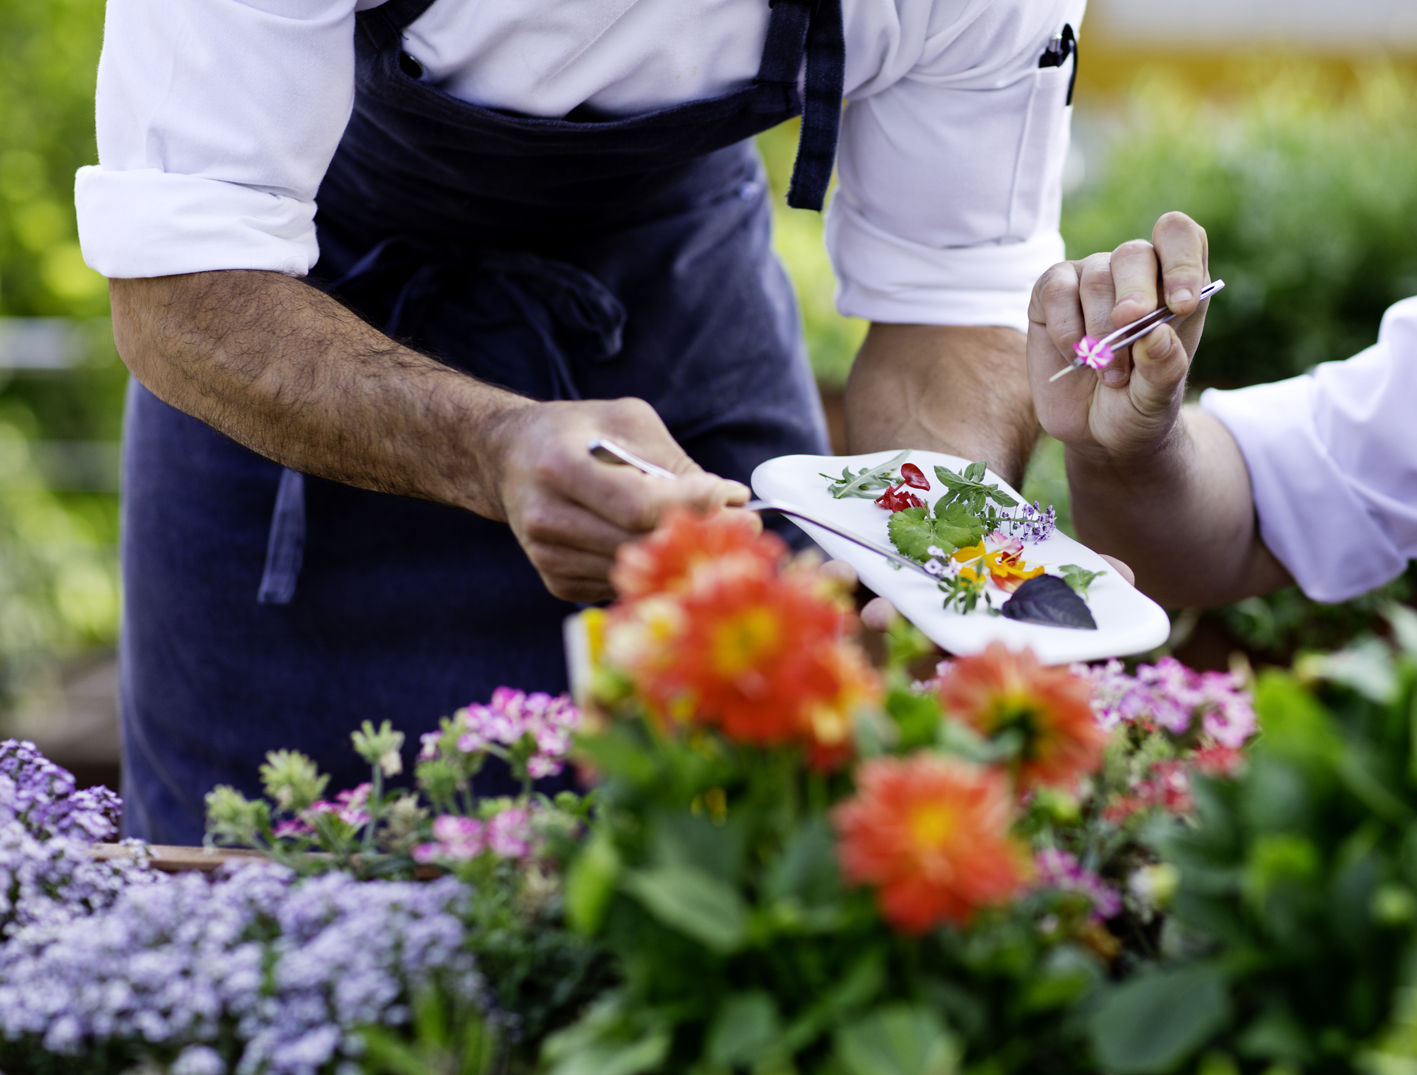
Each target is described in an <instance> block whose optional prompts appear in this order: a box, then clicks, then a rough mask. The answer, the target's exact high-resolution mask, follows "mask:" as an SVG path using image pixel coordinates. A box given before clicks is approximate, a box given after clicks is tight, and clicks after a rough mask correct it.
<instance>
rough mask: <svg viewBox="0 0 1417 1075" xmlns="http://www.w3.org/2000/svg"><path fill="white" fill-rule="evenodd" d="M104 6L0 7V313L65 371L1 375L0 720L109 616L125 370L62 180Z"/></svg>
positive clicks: (88, 141) (87, 138)
mask: <svg viewBox="0 0 1417 1075" xmlns="http://www.w3.org/2000/svg"><path fill="white" fill-rule="evenodd" d="M102 20H103V3H102V0H52V2H46V3H43V4H26V3H19V2H16V0H0V31H3V32H0V115H3V116H4V117H5V122H4V123H3V124H0V318H4V317H46V318H64V319H76V320H72V321H71V322H69V323H68V324H67V327H65V326H62V325H61V326H57V327H56V331H59V332H61V333H62V335H63V338H64V342H65V344H66V348H67V349H68V350H70V351H71V352H72V354H73V356H74V357H75V358H76V360H77V361H78V363H79V364H78V366H77V368H76V369H75V370H74V371H73V372H71V373H47V374H42V375H40V374H33V373H31V374H26V373H10V372H8V371H6V370H4V369H0V717H3V714H4V713H5V711H6V710H7V709H8V708H10V707H11V706H13V705H14V704H15V703H16V702H17V701H18V700H19V699H20V698H22V697H23V696H24V695H25V694H27V693H29V692H33V691H35V690H38V689H42V688H44V687H45V686H47V685H50V684H52V683H53V681H54V680H55V678H56V676H57V674H58V663H59V661H60V660H61V659H62V658H63V657H64V656H66V655H70V654H74V653H76V652H77V651H79V650H81V649H82V648H84V647H90V646H95V645H107V644H111V643H112V641H113V638H114V635H115V633H116V627H117V619H118V583H117V567H116V556H115V548H116V541H117V538H116V535H117V507H116V501H115V496H114V491H115V485H116V477H117V468H116V453H115V452H113V451H112V442H113V441H115V440H116V438H117V435H118V427H119V421H120V410H121V393H122V390H123V384H124V380H125V378H124V373H123V368H122V366H121V364H120V363H119V362H118V360H117V357H116V355H115V354H114V352H113V346H112V341H111V339H110V337H109V333H108V327H107V322H106V320H105V319H104V318H105V315H106V314H107V289H106V287H105V284H104V281H103V279H102V278H101V277H100V276H98V274H97V273H94V272H92V271H91V270H89V269H88V268H86V267H85V266H84V264H83V259H82V257H81V255H80V252H79V244H78V237H77V234H76V230H75V226H74V210H73V187H74V171H75V169H76V168H78V167H79V166H80V165H83V164H88V163H91V162H92V161H93V160H94V157H95V149H94V142H93V86H94V77H95V72H96V69H97V63H98V48H99V41H100V37H101V32H102Z"/></svg>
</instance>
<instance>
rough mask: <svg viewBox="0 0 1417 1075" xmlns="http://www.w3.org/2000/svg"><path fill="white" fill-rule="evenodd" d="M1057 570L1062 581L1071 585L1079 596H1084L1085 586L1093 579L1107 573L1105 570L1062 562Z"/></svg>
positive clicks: (1085, 593)
mask: <svg viewBox="0 0 1417 1075" xmlns="http://www.w3.org/2000/svg"><path fill="white" fill-rule="evenodd" d="M1058 571H1059V573H1060V574H1061V575H1062V576H1063V581H1064V582H1066V583H1067V584H1068V585H1069V586H1071V587H1072V588H1073V591H1074V592H1075V593H1076V594H1077V595H1078V596H1079V597H1086V596H1087V588H1088V587H1089V586H1091V585H1092V584H1093V582H1094V581H1095V580H1097V579H1099V578H1101V577H1102V576H1103V575H1105V574H1107V572H1106V571H1089V570H1088V569H1087V568H1085V567H1079V566H1078V565H1077V564H1064V565H1063V566H1062V567H1060V568H1058Z"/></svg>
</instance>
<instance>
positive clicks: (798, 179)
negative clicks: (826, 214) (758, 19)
mask: <svg viewBox="0 0 1417 1075" xmlns="http://www.w3.org/2000/svg"><path fill="white" fill-rule="evenodd" d="M769 6H770V7H773V8H775V9H779V8H780V9H784V10H781V11H774V18H773V19H772V21H771V22H770V23H769V25H768V41H767V46H766V47H765V48H764V50H763V62H762V65H761V67H760V68H759V70H758V78H757V80H758V81H759V82H769V83H778V84H781V85H783V86H787V87H790V89H791V92H792V93H794V94H795V93H796V89H797V80H798V75H799V74H800V73H801V72H802V64H803V57H804V55H805V58H806V75H805V91H806V92H805V95H804V98H803V104H802V134H801V137H800V138H799V140H798V142H797V159H796V161H794V162H793V165H792V179H791V182H790V183H789V184H788V188H787V204H788V205H789V206H790V207H792V208H793V209H815V210H820V209H821V208H822V205H823V203H824V202H825V201H826V196H827V186H828V185H829V184H830V183H831V175H832V166H833V165H834V164H835V162H836V142H837V133H838V131H839V130H840V128H841V102H842V97H843V95H844V91H843V86H844V83H845V78H846V56H845V49H846V46H845V30H844V29H843V26H842V16H841V0H769Z"/></svg>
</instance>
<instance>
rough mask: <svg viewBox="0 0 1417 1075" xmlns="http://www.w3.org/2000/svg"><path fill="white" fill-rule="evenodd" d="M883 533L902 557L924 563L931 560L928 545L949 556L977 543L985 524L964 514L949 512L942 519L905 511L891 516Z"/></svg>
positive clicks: (911, 509) (922, 513)
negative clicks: (936, 547)
mask: <svg viewBox="0 0 1417 1075" xmlns="http://www.w3.org/2000/svg"><path fill="white" fill-rule="evenodd" d="M886 533H888V534H890V537H891V543H892V544H893V545H895V547H896V548H897V549H899V550H900V553H901V555H902V556H909V557H910V558H911V559H912V560H919V561H920V562H921V563H922V564H923V563H927V562H928V561H929V560H930V553H929V552H928V551H927V550H928V549H929V548H930V546H931V545H935V546H938V547H939V548H941V549H943V550H944V552H945V555H947V556H948V555H949V554H950V553H952V552H954V551H955V549H961V548H963V547H964V546H966V545H974V544H976V543H978V541H979V539H980V538H982V537H983V536H984V524H983V523H981V522H980V521H979V520H978V519H974V518H971V517H970V516H969V514H968V513H967V512H962V511H955V510H951V511H950V512H949V513H948V514H947V515H946V516H944V517H940V516H938V515H937V516H934V517H931V516H928V515H926V514H925V509H924V508H904V509H902V510H901V511H896V512H892V513H891V517H890V520H889V521H888V522H887V523H886Z"/></svg>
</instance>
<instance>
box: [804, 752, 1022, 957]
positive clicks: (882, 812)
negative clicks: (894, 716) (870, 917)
mask: <svg viewBox="0 0 1417 1075" xmlns="http://www.w3.org/2000/svg"><path fill="white" fill-rule="evenodd" d="M856 788H857V791H856V795H855V796H854V797H852V798H850V799H848V800H846V801H845V802H843V803H842V804H841V805H839V806H838V807H836V809H835V810H833V811H832V822H833V824H834V825H835V827H836V830H837V834H838V836H839V837H840V842H839V844H838V847H837V852H838V857H839V859H840V862H841V868H842V873H843V874H845V876H846V878H847V879H848V880H849V881H852V882H853V883H856V884H868V885H874V886H875V887H876V888H877V889H878V897H877V898H878V901H879V903H880V907H881V913H882V914H883V915H884V916H885V918H886V920H887V921H888V922H890V923H891V924H892V925H894V926H895V927H897V928H898V929H901V930H905V931H907V932H911V933H923V932H925V931H926V930H929V929H932V928H933V927H935V926H937V925H939V924H941V923H944V922H950V923H955V924H957V925H963V924H965V923H967V922H969V920H970V919H971V918H972V917H973V916H974V913H975V912H976V911H977V910H979V909H980V908H983V907H989V906H996V905H998V904H1001V903H1003V902H1004V901H1006V900H1007V899H1008V898H1009V897H1010V896H1012V895H1014V894H1015V893H1016V892H1019V891H1020V890H1021V889H1022V888H1024V887H1025V885H1026V884H1027V882H1028V879H1029V875H1030V870H1031V863H1030V860H1029V855H1028V851H1027V849H1026V848H1025V847H1024V845H1023V844H1022V842H1020V841H1019V840H1017V839H1016V838H1015V837H1013V836H1011V835H1010V833H1009V827H1010V825H1011V824H1012V822H1013V816H1014V815H1013V800H1012V798H1011V796H1010V790H1009V782H1008V779H1007V777H1005V776H1004V774H1002V773H1000V772H999V771H998V770H996V769H985V768H982V767H980V766H977V765H973V764H971V763H969V762H965V761H962V760H959V759H957V758H950V757H945V756H943V755H939V754H931V753H928V752H921V753H917V754H914V755H912V756H910V757H908V758H893V757H885V758H876V759H874V760H872V761H868V762H866V763H864V764H863V765H862V766H861V768H860V770H859V771H858V772H857V776H856Z"/></svg>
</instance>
